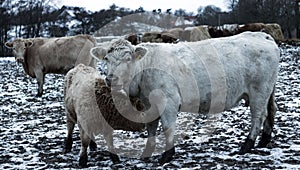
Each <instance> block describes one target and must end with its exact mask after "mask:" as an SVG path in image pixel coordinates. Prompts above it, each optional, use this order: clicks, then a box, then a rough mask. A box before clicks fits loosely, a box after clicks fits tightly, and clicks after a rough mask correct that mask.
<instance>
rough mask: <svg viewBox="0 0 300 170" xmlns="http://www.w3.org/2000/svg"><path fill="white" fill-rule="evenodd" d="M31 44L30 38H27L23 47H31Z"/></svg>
mask: <svg viewBox="0 0 300 170" xmlns="http://www.w3.org/2000/svg"><path fill="white" fill-rule="evenodd" d="M32 45H33V42H32V41H30V40H27V41H26V42H25V47H26V48H29V47H32Z"/></svg>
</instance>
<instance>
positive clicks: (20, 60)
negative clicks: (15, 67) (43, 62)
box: [16, 58, 24, 63]
mask: <svg viewBox="0 0 300 170" xmlns="http://www.w3.org/2000/svg"><path fill="white" fill-rule="evenodd" d="M16 61H17V62H18V63H24V59H23V58H16Z"/></svg>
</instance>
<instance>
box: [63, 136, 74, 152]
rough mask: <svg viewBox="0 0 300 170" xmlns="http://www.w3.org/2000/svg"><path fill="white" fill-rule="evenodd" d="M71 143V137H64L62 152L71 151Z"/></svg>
mask: <svg viewBox="0 0 300 170" xmlns="http://www.w3.org/2000/svg"><path fill="white" fill-rule="evenodd" d="M72 144H73V139H72V138H70V139H68V138H66V139H65V148H64V151H63V152H64V153H69V152H71V150H72Z"/></svg>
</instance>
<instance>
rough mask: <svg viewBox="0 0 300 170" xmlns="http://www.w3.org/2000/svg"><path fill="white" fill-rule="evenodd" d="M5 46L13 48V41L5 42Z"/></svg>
mask: <svg viewBox="0 0 300 170" xmlns="http://www.w3.org/2000/svg"><path fill="white" fill-rule="evenodd" d="M5 47H6V48H13V43H12V42H6V43H5Z"/></svg>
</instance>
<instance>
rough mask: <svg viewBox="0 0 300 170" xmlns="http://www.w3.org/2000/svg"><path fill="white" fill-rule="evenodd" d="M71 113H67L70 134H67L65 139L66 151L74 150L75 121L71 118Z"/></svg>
mask: <svg viewBox="0 0 300 170" xmlns="http://www.w3.org/2000/svg"><path fill="white" fill-rule="evenodd" d="M68 115H69V114H68V113H67V129H68V134H67V138H66V140H65V150H64V153H68V152H70V151H71V150H72V144H73V138H72V135H73V130H74V126H75V123H74V122H73V121H72V120H71V119H70V117H69V116H68Z"/></svg>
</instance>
